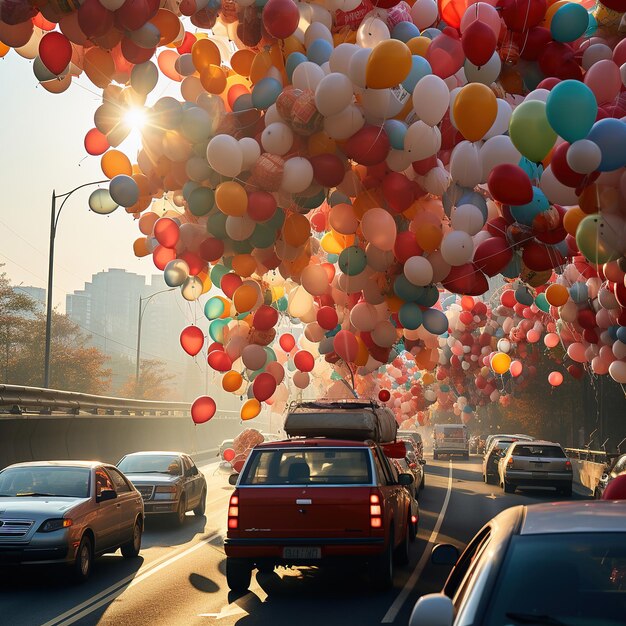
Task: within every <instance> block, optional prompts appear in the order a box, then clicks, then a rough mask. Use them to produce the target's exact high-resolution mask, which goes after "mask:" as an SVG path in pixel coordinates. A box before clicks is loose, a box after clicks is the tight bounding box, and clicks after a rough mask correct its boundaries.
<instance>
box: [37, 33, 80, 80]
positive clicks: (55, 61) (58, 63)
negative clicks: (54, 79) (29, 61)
mask: <svg viewBox="0 0 626 626" xmlns="http://www.w3.org/2000/svg"><path fill="white" fill-rule="evenodd" d="M39 57H40V58H41V61H42V62H43V64H44V65H45V66H46V67H47V68H48V69H49V70H50V72H52V74H54V75H55V76H58V75H59V74H61V73H62V72H63V70H64V69H65V68H66V67H67V66H68V64H69V62H70V61H71V59H72V44H71V43H70V42H69V40H68V39H67V37H66V36H65V35H63V34H62V33H58V32H56V31H53V32H49V33H46V34H45V35H44V36H43V37H42V39H41V41H40V42H39Z"/></svg>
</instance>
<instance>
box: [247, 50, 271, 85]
mask: <svg viewBox="0 0 626 626" xmlns="http://www.w3.org/2000/svg"><path fill="white" fill-rule="evenodd" d="M271 68H272V57H271V56H270V53H269V52H268V51H267V50H263V52H259V54H257V55H256V56H255V57H254V60H253V61H252V65H251V66H250V80H251V81H252V83H253V84H254V83H258V82H259V81H260V80H261V79H263V78H265V77H266V76H267V73H268V72H269V71H270V69H271Z"/></svg>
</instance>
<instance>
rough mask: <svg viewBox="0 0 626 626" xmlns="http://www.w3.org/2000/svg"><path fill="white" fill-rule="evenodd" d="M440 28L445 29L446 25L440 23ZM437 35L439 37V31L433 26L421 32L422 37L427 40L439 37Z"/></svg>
mask: <svg viewBox="0 0 626 626" xmlns="http://www.w3.org/2000/svg"><path fill="white" fill-rule="evenodd" d="M441 26H442V27H443V28H445V26H447V24H446V23H445V22H443V21H442V22H441ZM439 35H441V31H440V30H439V29H438V28H435V27H433V26H431V27H430V28H426V29H425V30H423V31H422V37H428V39H434V38H435V37H439Z"/></svg>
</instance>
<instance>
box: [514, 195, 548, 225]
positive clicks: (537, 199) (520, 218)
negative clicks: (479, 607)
mask: <svg viewBox="0 0 626 626" xmlns="http://www.w3.org/2000/svg"><path fill="white" fill-rule="evenodd" d="M549 208H550V202H549V201H548V199H547V198H546V196H545V195H544V193H543V191H541V189H539V187H533V199H532V200H531V201H530V202H529V203H528V204H521V205H519V206H511V215H512V216H513V217H514V218H515V220H516V221H517V222H519V223H520V224H525V225H526V226H532V225H533V220H534V219H535V218H536V217H537V215H539V214H540V213H543V212H544V211H547V210H548V209H549Z"/></svg>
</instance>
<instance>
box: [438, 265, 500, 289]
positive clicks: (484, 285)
mask: <svg viewBox="0 0 626 626" xmlns="http://www.w3.org/2000/svg"><path fill="white" fill-rule="evenodd" d="M441 284H442V285H443V286H444V287H445V288H446V289H447V290H448V291H451V292H452V293H459V294H467V295H468V296H480V295H482V294H483V293H485V292H486V291H487V289H489V283H488V282H487V277H486V276H485V275H484V274H483V273H482V272H481V271H480V270H479V269H478V268H477V267H476V266H475V265H474V264H473V263H465V264H464V265H457V266H455V267H453V268H452V269H451V270H450V273H449V274H448V275H447V276H446V278H445V279H444V280H442V281H441Z"/></svg>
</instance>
